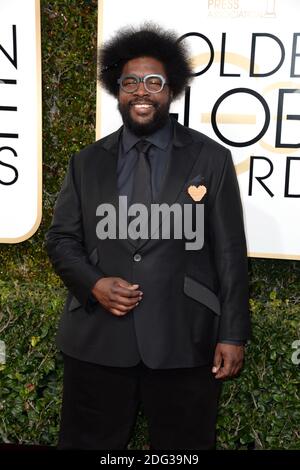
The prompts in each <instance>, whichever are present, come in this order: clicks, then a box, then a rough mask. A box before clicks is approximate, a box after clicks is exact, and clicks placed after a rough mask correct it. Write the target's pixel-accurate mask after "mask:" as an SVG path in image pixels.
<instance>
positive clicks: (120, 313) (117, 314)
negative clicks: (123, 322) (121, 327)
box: [109, 308, 127, 317]
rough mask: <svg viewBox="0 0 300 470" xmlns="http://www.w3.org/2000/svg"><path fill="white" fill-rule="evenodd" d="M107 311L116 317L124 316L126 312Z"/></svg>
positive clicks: (112, 309) (113, 309)
mask: <svg viewBox="0 0 300 470" xmlns="http://www.w3.org/2000/svg"><path fill="white" fill-rule="evenodd" d="M109 311H110V312H111V313H112V314H113V315H116V316H118V317H121V316H123V315H126V313H127V312H121V311H120V310H118V309H117V308H110V309H109Z"/></svg>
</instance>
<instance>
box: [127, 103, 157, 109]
mask: <svg viewBox="0 0 300 470" xmlns="http://www.w3.org/2000/svg"><path fill="white" fill-rule="evenodd" d="M131 106H132V107H133V108H136V109H150V108H153V104H151V103H132V104H131Z"/></svg>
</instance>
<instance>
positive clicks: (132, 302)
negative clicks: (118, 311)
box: [112, 295, 141, 307]
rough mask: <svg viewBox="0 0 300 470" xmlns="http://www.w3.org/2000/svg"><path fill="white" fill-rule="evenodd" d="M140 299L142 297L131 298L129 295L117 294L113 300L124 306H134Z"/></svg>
mask: <svg viewBox="0 0 300 470" xmlns="http://www.w3.org/2000/svg"><path fill="white" fill-rule="evenodd" d="M140 300H141V298H140V297H133V298H130V299H129V298H127V297H121V296H120V295H116V296H114V298H113V299H112V302H114V303H117V304H119V305H122V306H123V307H134V306H135V305H136V303H137V302H139V301H140Z"/></svg>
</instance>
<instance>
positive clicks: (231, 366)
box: [212, 343, 244, 379]
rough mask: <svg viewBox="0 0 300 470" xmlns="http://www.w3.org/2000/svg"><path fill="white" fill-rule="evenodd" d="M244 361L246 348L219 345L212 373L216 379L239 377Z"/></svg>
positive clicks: (233, 345)
mask: <svg viewBox="0 0 300 470" xmlns="http://www.w3.org/2000/svg"><path fill="white" fill-rule="evenodd" d="M243 360H244V346H243V345H241V346H239V345H235V344H225V343H218V344H217V346H216V350H215V357H214V366H213V368H212V373H213V374H216V375H215V378H216V379H227V378H229V377H234V376H235V375H237V374H238V373H239V372H240V370H241V368H242V366H243Z"/></svg>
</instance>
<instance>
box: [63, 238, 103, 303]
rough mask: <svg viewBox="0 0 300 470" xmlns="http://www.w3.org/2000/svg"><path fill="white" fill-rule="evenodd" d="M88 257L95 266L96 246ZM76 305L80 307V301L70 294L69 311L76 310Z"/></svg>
mask: <svg viewBox="0 0 300 470" xmlns="http://www.w3.org/2000/svg"><path fill="white" fill-rule="evenodd" d="M88 259H89V261H90V263H91V264H92V265H93V266H96V264H97V263H98V260H99V258H98V250H97V247H96V248H94V249H93V250H92V251H91V252H90V254H89V256H88ZM78 307H81V303H80V302H79V300H77V299H76V297H74V295H72V297H71V300H70V303H69V308H68V310H69V311H72V310H76V308H78Z"/></svg>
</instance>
